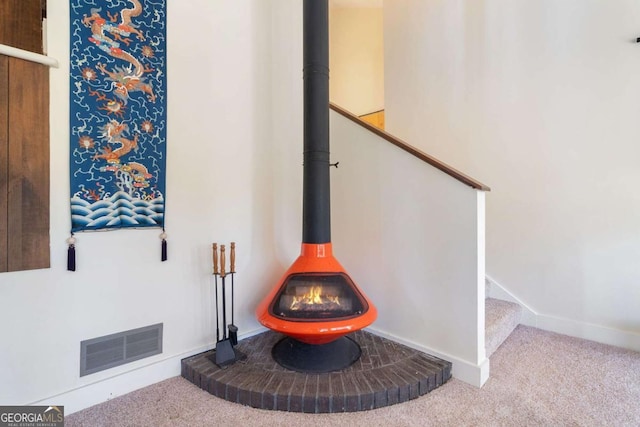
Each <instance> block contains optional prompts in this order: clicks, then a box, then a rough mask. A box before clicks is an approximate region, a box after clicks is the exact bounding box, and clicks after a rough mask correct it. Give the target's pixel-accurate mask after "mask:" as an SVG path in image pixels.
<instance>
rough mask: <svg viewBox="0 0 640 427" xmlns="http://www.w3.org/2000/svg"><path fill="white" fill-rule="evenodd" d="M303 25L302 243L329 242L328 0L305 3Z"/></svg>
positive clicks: (308, 0) (314, 0) (311, 0)
mask: <svg viewBox="0 0 640 427" xmlns="http://www.w3.org/2000/svg"><path fill="white" fill-rule="evenodd" d="M303 25H304V28H303V49H304V52H303V62H304V70H303V76H304V170H303V194H302V242H303V243H315V244H320V243H330V242H331V200H330V199H331V197H330V196H331V193H330V188H329V187H330V174H329V172H330V171H329V168H330V164H329V6H328V0H304V4H303Z"/></svg>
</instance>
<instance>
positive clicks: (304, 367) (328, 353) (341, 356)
mask: <svg viewBox="0 0 640 427" xmlns="http://www.w3.org/2000/svg"><path fill="white" fill-rule="evenodd" d="M361 354H362V350H361V349H360V346H359V345H358V343H356V342H355V341H354V340H352V339H351V338H349V337H341V338H338V339H337V340H335V341H331V342H330V343H327V344H319V345H318V344H307V343H303V342H300V341H298V340H296V339H293V338H291V337H285V338H283V339H282V340H280V341H278V342H277V343H276V345H274V346H273V349H272V350H271V355H272V356H273V359H274V360H275V361H276V362H278V364H279V365H280V366H283V367H285V368H287V369H290V370H292V371H296V372H302V373H310V374H320V373H325V372H334V371H340V370H342V369H345V368H348V367H349V366H351V365H352V364H353V363H355V362H356V361H357V360H358V359H359V358H360V355H361Z"/></svg>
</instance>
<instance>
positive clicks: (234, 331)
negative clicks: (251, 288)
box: [222, 242, 238, 346]
mask: <svg viewBox="0 0 640 427" xmlns="http://www.w3.org/2000/svg"><path fill="white" fill-rule="evenodd" d="M229 273H230V274H231V324H230V325H229V339H230V340H231V345H234V346H235V345H236V344H238V327H237V326H236V325H235V324H234V321H233V307H234V301H233V290H234V284H233V276H235V274H236V244H235V242H231V256H230V257H229ZM222 280H224V279H222ZM222 286H223V288H222V289H224V282H223V285H222Z"/></svg>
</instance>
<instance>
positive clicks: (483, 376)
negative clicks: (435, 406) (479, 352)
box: [367, 328, 489, 387]
mask: <svg viewBox="0 0 640 427" xmlns="http://www.w3.org/2000/svg"><path fill="white" fill-rule="evenodd" d="M367 331H368V332H371V333H372V334H374V335H378V336H381V337H383V338H387V339H389V340H391V341H395V342H398V343H400V344H404V345H406V346H407V347H411V348H413V349H416V350H419V351H422V352H424V353H427V354H430V355H432V356H435V357H439V358H440V359H444V360H446V361H448V362H451V363H452V370H451V374H452V376H453V377H454V378H456V379H459V380H460V381H463V382H465V383H467V384H471V385H473V386H475V387H482V386H483V385H484V383H485V382H487V380H488V379H489V359H487V358H485V359H484V360H483V361H482V362H481V363H480V364H478V365H476V364H475V363H472V362H468V361H466V360H462V359H460V358H457V357H454V356H451V355H450V354H446V353H442V352H439V351H437V350H434V349H432V348H428V347H426V346H424V345H422V344H418V343H416V342H413V341H411V340H407V339H404V338H400V337H398V336H395V335H393V334H390V333H388V332H385V331H381V330H379V329H375V328H367Z"/></svg>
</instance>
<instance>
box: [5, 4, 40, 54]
mask: <svg viewBox="0 0 640 427" xmlns="http://www.w3.org/2000/svg"><path fill="white" fill-rule="evenodd" d="M0 5H1V7H0V44H6V45H8V46H13V47H17V48H19V49H24V50H29V51H31V52H35V53H42V4H41V0H0Z"/></svg>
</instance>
